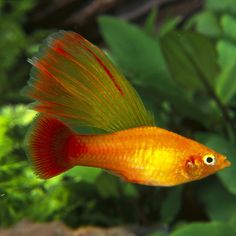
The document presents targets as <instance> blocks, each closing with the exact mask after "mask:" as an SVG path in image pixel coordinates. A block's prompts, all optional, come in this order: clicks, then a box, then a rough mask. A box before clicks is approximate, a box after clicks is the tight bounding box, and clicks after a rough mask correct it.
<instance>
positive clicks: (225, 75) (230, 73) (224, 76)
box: [216, 56, 236, 104]
mask: <svg viewBox="0 0 236 236" xmlns="http://www.w3.org/2000/svg"><path fill="white" fill-rule="evenodd" d="M234 57H235V56H234ZM232 59H234V58H232ZM235 74H236V59H234V60H232V61H231V62H230V63H229V64H228V65H227V66H225V67H224V68H223V70H222V71H221V73H220V74H219V76H218V78H217V80H216V92H217V94H218V96H219V97H220V99H221V101H222V102H223V103H224V104H228V103H229V102H230V100H231V99H232V98H233V96H234V95H235V94H236V80H235Z"/></svg>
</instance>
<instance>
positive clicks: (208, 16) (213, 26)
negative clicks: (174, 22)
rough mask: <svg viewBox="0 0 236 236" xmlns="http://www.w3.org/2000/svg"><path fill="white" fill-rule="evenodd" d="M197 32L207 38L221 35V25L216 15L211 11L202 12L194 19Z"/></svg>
mask: <svg viewBox="0 0 236 236" xmlns="http://www.w3.org/2000/svg"><path fill="white" fill-rule="evenodd" d="M193 22H194V24H195V25H196V30H197V31H198V32H199V33H202V34H204V35H207V36H211V37H217V36H219V35H220V34H221V28H220V24H219V22H218V18H217V16H216V14H214V13H213V12H211V11H202V12H200V13H199V14H197V15H196V16H194V17H193Z"/></svg>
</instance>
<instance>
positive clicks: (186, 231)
mask: <svg viewBox="0 0 236 236" xmlns="http://www.w3.org/2000/svg"><path fill="white" fill-rule="evenodd" d="M235 234H236V231H235V230H234V229H233V228H232V227H230V225H229V224H226V223H221V222H210V223H191V224H188V225H185V226H183V227H181V228H178V229H177V230H175V231H174V232H173V233H171V234H170V235H169V236H211V235H212V236H233V235H235Z"/></svg>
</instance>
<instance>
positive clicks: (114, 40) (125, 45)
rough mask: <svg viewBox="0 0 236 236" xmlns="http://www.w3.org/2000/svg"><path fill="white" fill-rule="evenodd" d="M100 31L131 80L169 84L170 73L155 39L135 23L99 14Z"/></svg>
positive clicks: (148, 83) (142, 82)
mask: <svg viewBox="0 0 236 236" xmlns="http://www.w3.org/2000/svg"><path fill="white" fill-rule="evenodd" d="M99 24H100V28H101V32H102V35H103V37H104V39H105V41H106V43H107V44H108V46H109V48H110V50H111V52H112V55H113V56H114V58H115V60H116V61H117V62H118V64H119V65H120V67H121V68H122V69H123V70H124V71H125V72H126V73H128V75H129V77H131V78H132V79H133V81H134V82H137V83H138V84H143V85H152V86H153V84H154V86H155V85H156V84H159V85H160V86H162V85H161V84H160V83H164V84H165V85H168V84H170V82H169V81H170V75H169V71H168V69H167V67H166V64H165V61H164V58H163V56H162V52H161V50H160V47H159V44H158V42H157V41H155V40H154V39H152V38H151V37H149V36H148V35H147V34H145V33H144V32H143V31H142V30H141V29H139V28H138V27H137V26H135V25H132V24H129V23H127V22H125V21H122V20H118V19H115V18H113V17H107V16H106V17H105V16H103V17H100V18H99Z"/></svg>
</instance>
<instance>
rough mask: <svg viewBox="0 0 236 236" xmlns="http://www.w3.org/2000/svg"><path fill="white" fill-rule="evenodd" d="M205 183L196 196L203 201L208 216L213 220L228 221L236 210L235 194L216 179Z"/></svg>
mask: <svg viewBox="0 0 236 236" xmlns="http://www.w3.org/2000/svg"><path fill="white" fill-rule="evenodd" d="M211 180H212V179H211ZM207 183H208V184H206V185H202V186H201V188H200V190H199V195H198V196H199V199H200V200H201V201H202V202H203V203H204V206H205V208H206V210H207V215H208V217H209V218H210V219H211V220H215V221H224V222H229V220H230V219H231V218H232V217H233V216H234V214H235V212H236V196H235V195H233V194H230V193H229V192H228V191H227V189H226V188H224V187H223V185H222V184H221V183H219V181H216V179H215V181H211V182H210V181H208V182H207ZM219 203H220V204H219Z"/></svg>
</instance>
